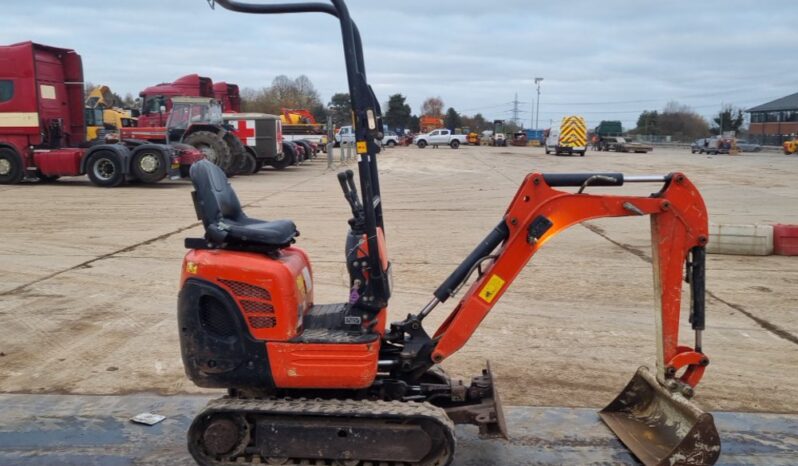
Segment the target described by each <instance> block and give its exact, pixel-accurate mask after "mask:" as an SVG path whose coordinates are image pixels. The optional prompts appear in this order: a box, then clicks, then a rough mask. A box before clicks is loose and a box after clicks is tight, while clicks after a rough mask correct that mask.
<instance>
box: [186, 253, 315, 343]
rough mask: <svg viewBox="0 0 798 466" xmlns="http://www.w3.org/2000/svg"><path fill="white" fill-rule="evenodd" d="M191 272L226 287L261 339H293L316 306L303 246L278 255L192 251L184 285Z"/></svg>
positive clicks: (308, 265)
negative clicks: (308, 312) (276, 256)
mask: <svg viewBox="0 0 798 466" xmlns="http://www.w3.org/2000/svg"><path fill="white" fill-rule="evenodd" d="M192 277H195V278H201V279H204V280H207V281H209V282H211V283H214V284H216V285H218V286H219V287H221V288H222V289H224V290H225V291H227V292H228V293H229V294H230V296H231V297H233V299H234V300H235V301H236V303H237V304H238V308H239V310H240V311H241V312H242V314H243V315H244V318H245V320H246V322H247V326H248V327H249V331H250V333H251V334H252V336H253V337H254V338H256V339H258V340H264V341H285V340H289V339H291V338H294V337H295V336H297V335H298V334H299V333H300V332H301V326H302V316H303V315H304V314H305V312H307V310H308V309H310V307H311V306H312V305H313V278H312V272H311V268H310V262H309V261H308V258H307V255H306V254H305V252H304V251H302V250H301V249H299V248H286V249H283V250H282V251H281V254H280V256H279V257H278V258H276V259H272V258H270V257H268V256H266V255H263V254H257V253H249V252H236V251H226V250H191V251H189V252H188V254H186V257H185V259H184V260H183V272H182V274H181V279H180V286H181V287H182V286H183V284H184V283H185V281H186V280H187V279H188V278H192Z"/></svg>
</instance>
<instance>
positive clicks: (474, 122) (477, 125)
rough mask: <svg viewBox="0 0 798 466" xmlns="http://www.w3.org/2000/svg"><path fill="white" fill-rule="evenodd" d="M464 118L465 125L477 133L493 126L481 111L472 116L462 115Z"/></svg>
mask: <svg viewBox="0 0 798 466" xmlns="http://www.w3.org/2000/svg"><path fill="white" fill-rule="evenodd" d="M462 119H463V126H464V127H468V129H470V130H471V131H474V132H476V133H480V132H482V131H484V130H486V129H490V128H491V125H490V124H489V123H488V122H487V121H486V120H485V117H483V116H482V114H481V113H477V114H476V115H474V116H472V117H469V116H465V115H462Z"/></svg>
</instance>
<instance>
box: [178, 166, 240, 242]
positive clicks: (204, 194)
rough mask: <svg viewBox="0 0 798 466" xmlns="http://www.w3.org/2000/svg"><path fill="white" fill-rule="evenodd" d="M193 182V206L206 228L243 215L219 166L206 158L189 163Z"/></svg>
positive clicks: (237, 218)
mask: <svg viewBox="0 0 798 466" xmlns="http://www.w3.org/2000/svg"><path fill="white" fill-rule="evenodd" d="M189 174H190V175H191V182H192V183H193V184H194V194H193V198H194V208H195V209H196V210H197V216H198V217H199V218H200V220H202V224H203V225H205V227H206V230H207V227H208V225H214V224H216V223H217V222H219V221H220V220H223V219H230V220H239V219H241V218H242V217H244V212H243V210H242V209H241V203H240V202H239V201H238V196H236V193H235V191H233V187H232V186H231V185H230V181H229V180H228V179H227V176H226V175H225V174H224V171H222V169H221V168H219V167H217V166H216V165H214V164H213V163H211V162H210V161H208V160H200V161H199V162H195V163H194V164H192V165H191V170H190V171H189Z"/></svg>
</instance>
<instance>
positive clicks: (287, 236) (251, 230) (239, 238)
mask: <svg viewBox="0 0 798 466" xmlns="http://www.w3.org/2000/svg"><path fill="white" fill-rule="evenodd" d="M222 223H224V225H225V230H226V231H227V237H226V238H225V240H226V241H227V242H228V243H231V244H241V245H244V244H247V245H253V246H267V247H281V246H287V245H289V244H291V243H292V242H293V241H294V238H295V237H296V236H297V234H298V233H297V231H296V225H295V224H294V222H292V221H291V220H272V221H269V222H266V221H263V220H257V219H254V218H247V217H244V218H241V219H239V220H231V219H223V220H222Z"/></svg>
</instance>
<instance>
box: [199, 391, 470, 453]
mask: <svg viewBox="0 0 798 466" xmlns="http://www.w3.org/2000/svg"><path fill="white" fill-rule="evenodd" d="M213 413H231V414H241V413H247V414H263V415H298V416H318V417H324V416H329V417H350V418H360V419H380V418H383V417H391V418H397V417H405V418H416V419H421V418H427V419H431V420H433V421H435V422H436V423H438V424H439V425H440V426H442V427H443V428H444V429H445V432H446V433H448V434H449V438H450V439H451V442H452V443H451V446H450V448H449V451H450V455H449V457H448V458H445V459H444V460H443V461H438V462H435V463H434V464H433V465H429V464H426V463H407V462H402V461H399V462H394V461H391V462H386V461H346V462H343V461H340V462H338V461H337V460H328V459H316V458H313V459H308V458H288V459H286V460H285V461H284V462H274V463H270V462H269V460H268V459H267V458H263V457H261V456H260V455H257V454H256V455H247V454H241V455H239V456H236V457H235V458H232V459H231V460H226V461H215V460H212V459H209V458H206V460H209V461H202V460H201V459H199V458H197V456H196V455H194V451H192V445H191V440H189V451H191V453H192V455H193V456H194V459H195V460H197V463H198V464H199V465H201V466H228V465H230V466H232V465H267V464H280V465H288V466H293V465H315V466H337V465H342V466H343V465H345V466H447V465H449V464H451V461H452V459H453V458H454V450H455V434H454V423H453V422H452V420H451V419H449V417H448V416H447V415H446V412H445V411H444V410H443V409H441V408H438V407H436V406H433V405H431V404H429V403H418V402H402V401H380V400H335V399H333V400H324V399H307V398H275V399H247V398H231V397H223V398H217V399H215V400H211V401H210V402H208V404H207V405H206V406H205V408H204V409H203V410H202V411H201V412H200V413H199V414H198V415H197V417H196V418H195V423H196V420H197V419H200V418H201V417H203V416H205V415H208V414H213ZM193 429H194V424H192V426H191V428H190V430H189V434H188V437H189V439H192V438H194V437H195V435H192V432H191V430H193ZM199 435H200V434H199V433H198V434H196V436H199Z"/></svg>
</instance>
